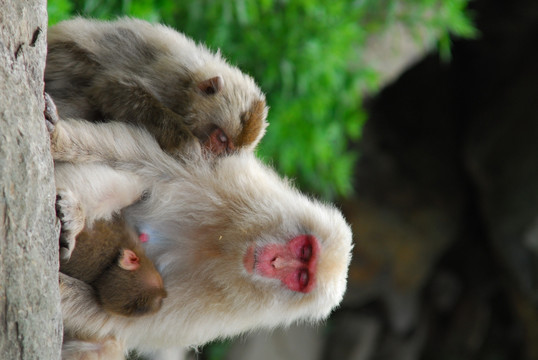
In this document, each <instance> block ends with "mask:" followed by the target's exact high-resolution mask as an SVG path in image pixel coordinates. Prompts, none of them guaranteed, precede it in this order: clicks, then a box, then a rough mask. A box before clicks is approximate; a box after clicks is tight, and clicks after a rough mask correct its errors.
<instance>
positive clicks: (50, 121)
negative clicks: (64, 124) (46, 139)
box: [43, 93, 59, 134]
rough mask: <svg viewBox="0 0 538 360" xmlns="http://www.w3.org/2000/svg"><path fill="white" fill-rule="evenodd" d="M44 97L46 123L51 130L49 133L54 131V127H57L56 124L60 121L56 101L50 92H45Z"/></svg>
mask: <svg viewBox="0 0 538 360" xmlns="http://www.w3.org/2000/svg"><path fill="white" fill-rule="evenodd" d="M44 98H45V111H43V114H44V115H45V123H46V125H47V130H48V131H49V134H52V133H53V132H54V129H55V128H56V124H57V123H58V119H59V116H58V110H57V109H56V104H54V101H53V100H52V98H51V97H50V95H49V94H47V93H45V94H44Z"/></svg>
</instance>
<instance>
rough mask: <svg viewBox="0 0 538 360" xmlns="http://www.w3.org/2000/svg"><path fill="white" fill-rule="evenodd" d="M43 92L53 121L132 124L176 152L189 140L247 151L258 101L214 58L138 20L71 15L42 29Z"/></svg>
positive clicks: (261, 101) (260, 108)
mask: <svg viewBox="0 0 538 360" xmlns="http://www.w3.org/2000/svg"><path fill="white" fill-rule="evenodd" d="M45 90H46V91H47V92H48V93H49V94H50V95H51V96H52V97H53V99H54V101H55V102H56V105H57V107H58V111H59V114H60V117H62V118H77V119H85V120H89V121H92V122H98V121H106V120H114V121H122V122H129V123H136V124H139V125H142V126H144V127H146V129H147V130H148V131H149V132H150V133H151V134H152V135H153V136H154V137H155V138H156V140H157V142H158V143H159V145H160V147H161V148H162V149H163V150H165V151H167V152H168V153H172V154H181V153H182V147H183V146H184V144H185V142H186V141H187V140H188V139H192V138H193V137H195V138H197V139H198V140H199V141H200V143H201V144H202V145H203V146H204V147H205V148H207V149H208V150H210V151H211V152H212V153H214V154H217V155H221V154H226V153H229V152H230V151H233V150H235V149H240V148H245V149H250V150H252V149H254V148H255V146H256V145H257V143H258V142H259V141H260V139H261V138H262V136H263V134H264V132H265V128H266V127H267V122H266V117H267V107H266V106H265V96H264V94H263V93H262V92H261V90H260V89H259V87H258V86H257V85H256V83H255V82H254V80H253V79H252V78H251V77H249V76H247V75H245V74H244V73H242V72H241V71H240V70H239V69H237V68H236V67H233V66H231V65H229V64H228V63H227V62H226V61H225V60H224V59H223V58H222V57H221V56H220V54H219V53H217V54H214V53H211V52H210V51H209V50H208V49H207V48H205V47H204V46H202V45H197V44H195V43H194V41H192V40H191V39H189V38H187V37H185V36H184V35H183V34H181V33H178V32H177V31H175V30H173V29H171V28H169V27H166V26H163V25H152V24H150V23H148V22H145V21H142V20H135V19H128V18H123V19H120V20H117V21H112V22H104V21H97V20H88V19H83V18H76V19H73V20H69V21H64V22H62V23H59V24H57V25H56V26H53V27H51V28H50V29H49V32H48V55H47V65H46V69H45Z"/></svg>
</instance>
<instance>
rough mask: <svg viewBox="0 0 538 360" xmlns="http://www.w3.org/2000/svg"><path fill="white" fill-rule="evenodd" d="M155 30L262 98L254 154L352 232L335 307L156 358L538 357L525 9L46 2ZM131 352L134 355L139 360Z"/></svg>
mask: <svg viewBox="0 0 538 360" xmlns="http://www.w3.org/2000/svg"><path fill="white" fill-rule="evenodd" d="M48 10H49V23H50V25H53V24H54V23H56V22H58V21H61V20H63V19H67V18H70V17H73V16H76V15H82V16H90V17H98V18H105V19H113V18H115V17H117V16H121V15H128V16H133V17H138V18H143V19H146V20H149V21H152V22H161V23H166V24H168V25H170V26H172V27H174V28H175V29H177V30H179V31H182V32H184V33H186V34H187V35H189V36H191V37H193V38H194V39H196V40H198V41H200V42H204V43H206V44H207V45H208V46H209V47H210V48H212V49H214V50H216V49H220V50H221V52H222V53H223V54H224V56H225V57H226V58H228V59H229V60H230V62H231V63H233V64H235V65H237V66H239V67H240V68H241V69H242V70H243V71H245V72H247V73H249V74H251V75H252V76H253V77H254V78H255V79H256V80H257V82H258V83H259V84H260V86H261V87H262V89H263V90H264V91H265V92H266V94H267V99H268V104H269V105H270V107H271V109H270V111H269V118H268V120H269V123H270V126H269V128H268V132H267V135H266V136H265V138H264V139H263V140H262V143H261V146H260V148H259V150H258V155H259V156H260V157H261V158H262V159H264V161H266V162H268V163H271V164H273V165H274V166H275V167H276V168H277V169H278V171H279V173H281V174H282V175H286V176H288V177H290V178H292V179H294V181H295V182H296V183H297V184H298V186H300V187H301V189H302V190H303V191H305V192H307V193H310V194H312V195H313V196H316V197H318V198H322V199H324V200H327V201H333V202H337V204H338V206H339V207H340V208H341V209H342V210H343V211H344V213H345V215H346V217H347V219H348V221H349V222H350V223H351V225H352V227H353V231H354V241H355V248H354V258H353V262H352V265H351V269H350V274H349V286H348V291H347V293H346V297H345V299H344V302H343V304H342V306H341V307H340V308H339V309H338V310H337V311H336V312H335V313H334V314H333V316H331V318H330V319H328V320H327V321H326V323H324V324H321V325H318V326H315V327H312V326H307V325H301V324H299V325H297V326H294V327H292V328H291V329H285V330H277V331H273V332H270V333H264V332H260V333H254V334H249V335H245V336H242V337H241V338H239V339H235V340H233V341H226V342H221V343H214V344H209V345H206V346H204V347H201V348H198V349H195V350H193V351H191V352H190V353H189V354H182V355H180V354H179V353H178V352H177V351H175V350H173V349H170V350H169V351H168V352H163V353H161V354H156V355H155V359H157V358H160V359H179V358H180V356H185V357H187V358H189V359H190V358H192V359H200V360H204V359H210V360H220V359H234V360H235V359H239V360H249V359H260V360H274V359H283V360H288V359H289V360H292V359H293V360H303V359H304V360H317V359H320V360H321V359H329V360H333V359H339V360H374V359H375V360H378V359H379V360H381V359H387V360H388V359H398V360H399V359H403V360H419V359H420V360H429V359H435V360H452V359H454V360H465V359H480V360H482V359H484V360H486V359H487V360H509V359H510V360H518V359H524V360H526V359H538V2H537V1H536V0H512V1H501V0H474V1H470V2H469V1H467V0H445V1H443V0H407V1H405V0H355V1H351V0H347V1H333V2H328V1H323V0H288V1H285V0H258V1H249V0H198V1H197V0H184V1H177V0H139V1H135V0H131V1H129V0H49V1H48ZM134 357H135V355H133V358H134Z"/></svg>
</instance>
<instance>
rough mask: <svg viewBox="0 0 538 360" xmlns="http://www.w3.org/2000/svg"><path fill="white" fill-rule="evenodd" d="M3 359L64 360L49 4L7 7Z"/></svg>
mask: <svg viewBox="0 0 538 360" xmlns="http://www.w3.org/2000/svg"><path fill="white" fill-rule="evenodd" d="M0 9H1V10H0V94H1V95H0V327H1V329H0V354H1V355H0V357H1V358H2V359H59V358H60V346H61V334H62V325H61V313H60V300H59V290H58V270H57V269H58V248H57V247H58V245H57V244H58V240H57V239H58V226H57V224H56V220H55V219H56V217H55V212H54V201H55V191H54V178H53V167H52V159H51V156H50V151H49V140H48V135H47V131H46V128H45V122H44V118H43V108H44V102H43V88H44V86H43V71H44V67H45V56H46V30H47V14H46V1H45V0H25V1H20V0H0Z"/></svg>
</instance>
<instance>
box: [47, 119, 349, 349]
mask: <svg viewBox="0 0 538 360" xmlns="http://www.w3.org/2000/svg"><path fill="white" fill-rule="evenodd" d="M56 132H57V133H58V134H57V136H54V137H53V138H54V139H56V140H60V141H62V142H63V143H60V144H54V145H55V148H59V149H62V151H61V153H54V154H53V155H54V158H55V161H56V164H57V166H62V161H66V160H70V161H74V160H75V159H79V160H82V161H90V162H91V164H86V163H77V164H74V165H72V166H74V167H75V168H74V169H72V170H71V171H70V172H69V173H70V174H73V172H76V171H77V168H78V169H80V170H81V171H83V170H82V169H83V168H84V167H85V166H88V165H91V166H92V167H93V168H96V167H101V168H102V169H108V170H111V171H119V172H122V173H125V174H132V177H131V178H132V179H136V180H135V182H136V188H138V189H142V191H144V193H145V194H146V195H145V196H144V197H143V198H142V200H140V201H137V202H134V203H133V204H132V205H131V206H129V207H127V208H126V209H124V210H123V214H124V215H125V219H126V221H127V222H128V223H129V224H130V225H132V226H133V227H134V228H135V229H137V230H138V231H139V232H144V233H146V234H148V235H149V241H148V242H147V243H146V244H145V250H146V253H147V255H148V257H149V258H150V259H151V260H152V261H153V262H154V263H155V266H156V267H157V269H158V270H159V272H160V273H161V275H162V277H163V280H164V283H165V288H166V290H167V292H168V297H167V298H166V299H165V301H164V302H163V306H162V308H161V310H160V311H158V312H157V313H155V314H152V315H149V316H145V317H141V318H121V317H116V316H111V315H109V314H106V313H105V312H104V311H103V310H102V309H101V308H100V307H99V306H98V304H96V303H95V301H94V300H93V299H92V294H91V291H90V290H89V289H88V287H87V286H85V285H84V284H79V285H77V282H76V281H73V279H65V278H64V279H63V280H62V284H63V285H62V311H63V316H64V326H65V329H66V331H67V332H68V333H72V334H77V335H84V336H90V337H96V338H106V337H107V336H111V335H113V336H115V337H117V338H118V339H120V340H121V341H124V342H125V344H126V346H127V348H137V349H141V350H148V351H151V350H153V349H157V348H163V347H171V346H183V347H187V346H196V345H201V344H204V343H207V342H209V341H211V340H214V339H217V338H226V337H230V336H234V335H237V334H240V333H244V332H247V331H251V330H255V329H258V328H274V327H277V326H282V325H284V326H286V325H289V324H291V323H294V322H297V321H311V322H315V321H319V320H322V319H324V318H326V317H327V316H328V315H329V313H330V312H331V311H332V309H334V307H336V306H337V305H338V304H339V303H340V301H341V300H342V297H343V294H344V292H345V288H346V278H347V269H348V265H349V261H350V256H351V249H352V244H351V230H350V228H349V226H348V224H347V223H346V222H345V220H344V218H343V216H342V214H341V213H340V212H339V211H338V210H336V209H335V208H334V207H332V206H330V205H326V204H322V203H320V202H318V201H315V200H313V199H310V198H308V197H306V196H305V195H303V194H301V193H300V192H299V191H297V190H296V189H295V188H294V187H293V186H292V185H291V184H290V183H289V182H288V181H286V180H283V179H281V178H280V177H279V176H278V175H277V174H276V173H275V172H274V170H272V169H271V168H269V167H267V166H265V165H263V164H262V163H261V162H260V161H259V160H257V159H256V158H255V156H254V155H253V154H252V153H251V152H238V153H235V154H232V155H230V156H226V157H221V158H217V159H209V158H207V157H205V156H204V155H203V154H202V153H201V152H200V151H197V150H196V148H194V150H193V151H191V152H187V153H186V154H185V155H184V157H183V158H181V159H180V160H178V159H177V158H172V157H170V156H169V155H167V154H166V153H164V152H162V151H161V150H160V149H159V146H158V145H157V143H156V142H155V140H154V139H153V138H152V137H151V136H150V135H149V134H148V133H146V132H145V131H143V130H141V129H136V128H133V127H130V126H128V125H125V124H121V123H109V124H99V125H97V124H91V123H87V122H84V121H76V120H69V121H61V122H59V123H58V124H57V127H56ZM120 133H121V134H122V136H121V138H119V137H118V136H117V134H120ZM117 141H119V143H118V142H117ZM96 143H99V146H98V147H96V148H95V147H94V145H95V144H96ZM69 144H76V146H69ZM92 148H93V149H94V150H92ZM56 176H57V177H61V176H63V175H61V173H57V174H56ZM83 178H84V177H81V179H83ZM58 181H60V182H64V184H65V181H64V179H60V178H58ZM86 183H88V186H87V187H86V189H87V190H88V191H90V190H89V189H95V188H96V187H99V183H97V182H96V181H95V179H93V178H91V177H87V178H86ZM89 184H92V186H90V185H89ZM109 185H110V183H109V182H104V183H102V184H101V186H103V187H105V188H106V187H107V186H109ZM77 186H78V187H79V189H81V190H82V191H84V189H85V185H84V183H82V184H81V183H79V184H78V185H77ZM96 193H97V194H100V193H102V192H99V191H97V192H96ZM92 196H93V195H92V194H89V193H88V194H86V195H85V197H92ZM94 201H99V199H98V198H94ZM110 210H111V211H113V210H114V207H113V206H112V207H111V209H110ZM85 213H86V214H87V216H89V217H92V214H91V211H88V209H85ZM300 234H311V235H314V236H315V237H316V238H317V239H318V241H319V246H320V253H319V259H318V263H317V275H316V284H315V286H314V288H313V290H312V291H310V292H309V293H298V292H293V291H291V290H288V289H285V288H283V287H282V285H281V284H280V281H279V280H278V279H269V278H265V277H262V276H260V275H258V274H256V273H249V272H247V271H246V270H245V268H244V266H243V258H244V256H245V253H246V252H247V249H248V248H249V247H250V246H251V245H253V244H255V245H256V246H258V245H259V246H263V245H264V244H273V243H287V242H288V241H289V240H291V239H292V238H294V237H295V236H297V235H300ZM66 284H69V286H67V285H66Z"/></svg>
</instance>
